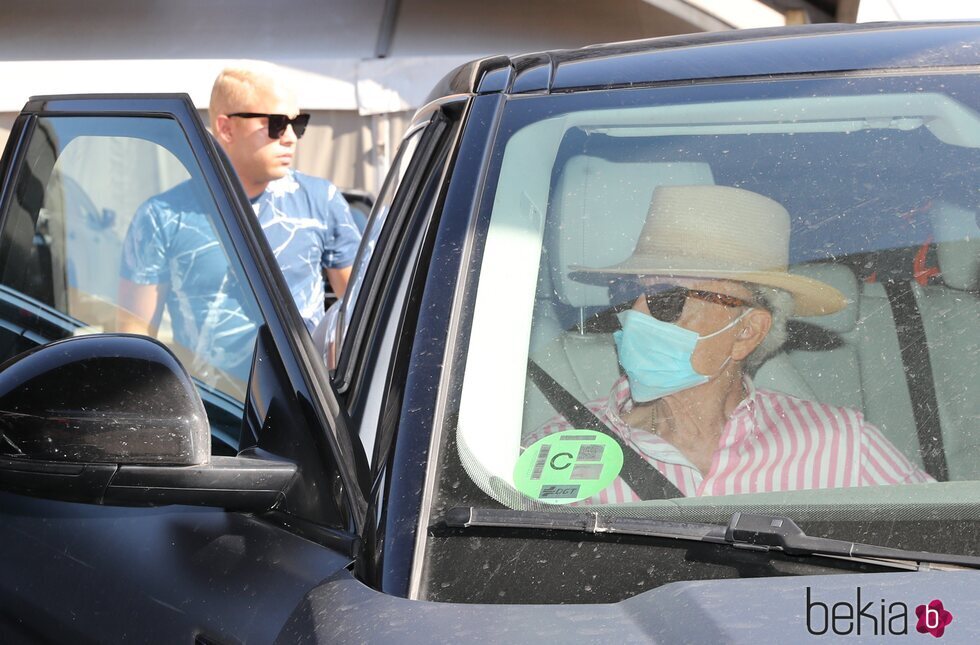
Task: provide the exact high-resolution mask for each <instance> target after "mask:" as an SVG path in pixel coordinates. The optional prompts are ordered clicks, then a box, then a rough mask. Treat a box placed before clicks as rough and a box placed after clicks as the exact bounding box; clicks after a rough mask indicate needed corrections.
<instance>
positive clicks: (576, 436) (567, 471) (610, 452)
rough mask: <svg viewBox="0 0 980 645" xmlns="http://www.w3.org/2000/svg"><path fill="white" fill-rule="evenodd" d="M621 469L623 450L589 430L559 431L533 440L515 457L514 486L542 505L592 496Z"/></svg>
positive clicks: (566, 502) (598, 433) (570, 501)
mask: <svg viewBox="0 0 980 645" xmlns="http://www.w3.org/2000/svg"><path fill="white" fill-rule="evenodd" d="M622 469H623V450H622V448H620V447H619V444H618V443H616V441H615V440H614V439H613V438H612V437H608V436H606V435H604V434H602V433H600V432H593V431H592V430H563V431H562V432H556V433H555V434H550V435H548V436H547V437H545V438H543V439H540V440H538V441H535V442H534V443H533V444H531V445H530V446H529V447H528V448H527V449H526V450H525V451H524V452H523V453H521V456H520V457H519V458H518V459H517V466H516V467H515V468H514V485H515V486H516V487H517V489H518V490H519V491H521V492H522V493H524V494H525V495H527V496H529V497H533V498H534V499H536V500H538V501H540V502H543V503H545V504H570V503H572V502H577V501H580V500H583V499H588V498H589V497H592V496H593V495H595V494H596V493H598V492H599V491H601V490H602V489H603V488H605V487H606V486H608V485H609V484H611V483H612V482H613V480H614V479H616V475H618V474H619V471H621V470H622Z"/></svg>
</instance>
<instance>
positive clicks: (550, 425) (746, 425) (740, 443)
mask: <svg viewBox="0 0 980 645" xmlns="http://www.w3.org/2000/svg"><path fill="white" fill-rule="evenodd" d="M745 386H746V391H747V393H748V395H747V396H746V397H745V399H743V400H742V402H741V403H739V404H738V406H736V408H735V410H733V411H732V415H731V417H730V418H729V419H728V422H727V423H726V424H725V427H724V429H723V430H722V434H721V438H720V440H719V442H718V447H717V449H716V450H715V451H714V454H713V455H712V458H711V468H710V469H709V470H708V472H707V473H702V472H701V471H699V470H698V469H697V467H696V466H695V465H694V464H693V463H691V461H689V460H688V459H687V458H686V457H685V456H684V455H683V453H681V451H680V450H678V449H677V448H675V447H674V446H673V445H672V444H670V443H669V442H667V441H665V440H663V439H661V438H660V437H659V436H657V435H656V434H654V433H652V432H649V431H647V430H642V429H637V428H631V427H629V426H628V425H627V424H626V423H625V422H624V421H623V418H624V417H625V416H626V415H627V414H628V413H629V411H630V410H631V409H632V408H633V400H632V399H631V398H630V390H629V383H628V381H627V379H626V378H625V377H622V378H620V379H619V380H618V381H616V383H615V384H614V385H613V388H612V391H611V392H610V393H609V398H608V399H605V400H597V401H592V402H590V403H588V404H587V405H588V407H589V409H591V410H592V412H593V413H595V415H596V416H597V417H599V418H600V419H601V420H602V421H603V422H605V423H606V425H608V426H609V427H610V428H612V429H613V430H614V431H615V432H616V433H617V434H618V435H619V436H621V437H622V438H623V440H624V441H625V442H626V444H627V445H629V446H630V447H631V448H632V449H633V450H635V451H636V452H638V453H639V454H640V456H641V457H643V459H645V460H646V461H647V462H649V463H650V464H652V465H653V466H655V467H656V468H657V470H659V471H660V472H661V473H663V474H664V476H665V477H666V478H667V479H668V480H670V481H671V482H672V483H673V484H674V485H675V486H677V488H678V489H680V491H681V492H682V493H684V495H685V496H686V497H691V496H708V495H737V494H739V493H761V492H774V491H785V490H803V489H810V488H846V487H852V486H874V485H881V484H903V483H923V482H931V481H934V480H933V479H932V477H930V476H929V475H928V474H926V473H925V472H923V471H922V470H920V469H919V468H917V467H916V466H914V465H913V464H912V463H911V462H909V460H908V459H906V458H905V456H904V455H902V453H901V452H899V451H898V449H897V448H895V446H893V445H892V444H891V443H890V442H889V441H888V440H887V439H885V437H884V436H883V435H882V434H881V432H880V431H879V430H878V429H877V428H875V427H874V426H872V425H871V424H869V423H867V422H866V421H865V420H864V417H863V415H862V414H861V413H860V412H857V411H855V410H851V409H848V408H838V407H835V406H832V405H827V404H825V403H817V402H815V401H806V400H803V399H798V398H796V397H793V396H789V395H786V394H780V393H779V392H773V391H770V390H758V389H756V388H755V386H754V385H753V384H752V380H751V379H749V378H746V379H745ZM570 428H571V426H570V425H569V424H568V422H567V421H565V419H564V418H562V417H555V418H554V419H552V420H550V421H548V422H547V423H546V424H545V425H543V426H542V427H541V428H539V429H538V430H537V431H536V432H535V433H534V434H533V435H532V436H531V437H528V438H526V445H530V444H531V443H533V442H534V441H536V440H538V439H540V438H541V437H544V436H547V435H549V434H552V433H554V432H558V431H560V430H568V429H570ZM639 499H640V498H639V497H637V496H636V494H634V493H633V491H632V490H631V489H630V487H629V486H628V485H627V484H626V482H624V481H623V480H622V479H621V478H619V477H617V478H616V480H615V481H614V482H613V483H612V484H610V485H609V486H607V487H606V488H605V489H603V490H602V491H600V492H599V493H598V494H596V495H595V496H593V497H592V498H590V499H588V500H584V501H582V502H579V503H580V504H614V503H621V502H631V501H639Z"/></svg>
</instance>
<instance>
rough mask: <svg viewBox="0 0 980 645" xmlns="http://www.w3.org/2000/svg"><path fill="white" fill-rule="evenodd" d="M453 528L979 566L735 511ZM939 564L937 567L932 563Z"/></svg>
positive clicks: (484, 514)
mask: <svg viewBox="0 0 980 645" xmlns="http://www.w3.org/2000/svg"><path fill="white" fill-rule="evenodd" d="M445 523H446V525H447V526H449V527H454V528H469V527H487V528H531V529H544V530H554V531H576V532H580V533H595V534H621V535H637V536H645V537H659V538H672V539H678V540H692V541H696V542H709V543H712V544H725V545H728V546H731V547H734V548H736V549H745V550H750V551H781V552H783V553H785V554H787V555H792V556H826V557H833V558H844V559H848V560H863V561H868V562H870V563H872V564H877V565H880V566H890V567H895V568H899V569H906V570H909V569H911V570H920V569H945V568H977V569H980V557H975V556H969V555H957V554H951V553H930V552H926V551H907V550H905V549H893V548H889V547H883V546H875V545H873V544H862V543H860V542H848V541H846V540H835V539H832V538H825V537H819V536H810V535H807V534H806V533H804V532H803V529H801V528H800V527H799V526H797V525H796V523H795V522H793V520H791V519H790V518H788V517H783V516H781V515H763V514H758V513H735V514H734V515H732V519H731V521H729V523H728V525H723V524H706V523H700V522H671V521H666V520H660V519H653V518H630V517H620V516H615V515H609V514H604V513H599V512H596V511H584V510H583V511H555V512H551V511H515V510H509V509H497V508H475V507H456V508H452V509H450V510H449V511H448V512H447V513H446V516H445ZM930 565H939V566H930Z"/></svg>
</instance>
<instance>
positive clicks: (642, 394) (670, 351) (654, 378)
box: [613, 309, 752, 403]
mask: <svg viewBox="0 0 980 645" xmlns="http://www.w3.org/2000/svg"><path fill="white" fill-rule="evenodd" d="M750 311H752V310H751V309H746V310H745V311H744V312H742V314H741V315H740V316H739V317H738V318H736V319H735V320H733V321H732V322H730V323H728V324H727V325H725V326H724V327H722V328H721V329H719V330H718V331H716V332H714V333H711V334H708V335H706V336H699V335H698V333H697V332H694V331H691V330H689V329H684V328H683V327H679V326H677V325H674V324H672V323H666V322H663V321H661V320H657V319H656V318H654V317H652V316H648V315H646V314H643V313H640V312H639V311H636V310H634V309H629V310H627V311H624V312H621V313H620V314H619V322H620V325H621V326H622V330H621V331H617V332H616V333H614V334H613V339H614V340H615V341H616V349H617V350H618V351H619V363H620V365H622V366H623V369H624V370H625V371H626V377H627V378H628V379H629V382H630V392H631V393H632V395H633V400H634V401H636V402H640V403H642V402H645V401H653V400H654V399H659V398H661V397H664V396H667V395H668V394H674V393H676V392H680V391H681V390H686V389H688V388H692V387H695V386H697V385H701V384H703V383H707V382H708V381H709V380H711V379H712V378H714V376H712V377H708V376H705V375H704V374H699V373H698V372H696V371H694V366H693V365H692V364H691V357H692V356H693V355H694V348H695V347H696V346H697V344H698V341H699V340H702V339H706V338H711V337H712V336H717V335H718V334H720V333H722V332H724V331H727V330H729V329H731V328H732V327H734V326H735V325H736V324H738V321H740V320H741V319H742V318H743V317H745V314H747V313H749V312H750ZM729 360H731V356H729V357H728V358H727V359H725V362H724V363H722V365H721V367H720V368H718V373H721V370H722V369H724V367H725V365H727V364H728V361H729ZM715 376H717V374H715Z"/></svg>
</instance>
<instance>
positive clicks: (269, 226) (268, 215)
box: [252, 171, 361, 332]
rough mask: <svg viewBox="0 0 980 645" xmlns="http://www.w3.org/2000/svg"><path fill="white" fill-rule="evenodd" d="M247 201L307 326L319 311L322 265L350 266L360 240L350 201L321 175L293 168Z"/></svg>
mask: <svg viewBox="0 0 980 645" xmlns="http://www.w3.org/2000/svg"><path fill="white" fill-rule="evenodd" d="M252 207H253V208H254V209H255V212H256V213H257V214H258V217H259V224H260V225H261V226H262V230H263V231H265V236H266V239H268V240H269V245H270V246H271V247H272V251H273V253H275V254H276V260H278V261H279V268H280V269H282V273H283V275H284V276H285V278H286V284H288V285H289V291H290V292H291V293H292V294H293V299H294V300H295V301H296V307H297V308H298V309H299V313H300V315H301V316H303V320H304V322H306V326H307V328H308V329H309V330H310V331H311V332H312V331H313V329H314V328H315V327H316V326H317V323H319V322H320V320H322V319H323V314H324V308H323V299H324V296H325V295H326V293H325V286H324V280H323V271H322V270H321V269H342V268H345V267H349V266H351V265H352V264H354V256H355V254H356V253H357V247H358V245H359V244H360V243H361V233H360V231H359V229H358V228H357V224H356V223H355V222H354V219H353V217H351V212H350V207H349V206H348V205H347V201H346V200H345V199H344V196H343V194H341V192H340V191H339V190H338V189H337V187H336V186H334V185H333V184H331V183H330V182H329V181H327V180H326V179H320V178H319V177H311V176H309V175H304V174H303V173H299V172H295V171H289V173H288V174H287V175H286V176H285V177H283V178H282V179H277V180H276V181H273V182H271V183H269V186H268V187H267V188H266V189H265V191H264V192H263V193H261V194H260V195H259V196H258V197H256V198H255V199H253V200H252Z"/></svg>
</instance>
